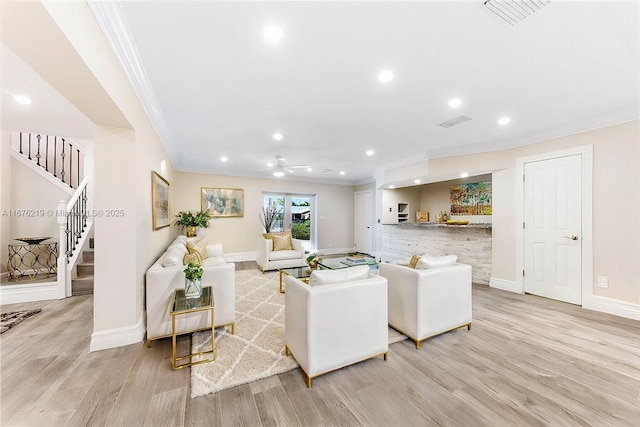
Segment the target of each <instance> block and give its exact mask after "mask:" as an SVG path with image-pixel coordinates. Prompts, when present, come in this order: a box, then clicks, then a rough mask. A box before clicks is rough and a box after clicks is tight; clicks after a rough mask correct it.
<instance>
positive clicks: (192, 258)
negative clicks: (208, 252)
mask: <svg viewBox="0 0 640 427" xmlns="http://www.w3.org/2000/svg"><path fill="white" fill-rule="evenodd" d="M190 262H195V263H196V264H198V265H200V264H202V257H200V253H199V252H197V251H195V252H193V253H192V254H184V257H183V258H182V264H184V265H187V264H189V263H190Z"/></svg>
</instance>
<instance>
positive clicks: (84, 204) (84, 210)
mask: <svg viewBox="0 0 640 427" xmlns="http://www.w3.org/2000/svg"><path fill="white" fill-rule="evenodd" d="M86 227H87V187H86V186H85V187H84V189H83V190H82V230H83V231H84V229H85V228H86Z"/></svg>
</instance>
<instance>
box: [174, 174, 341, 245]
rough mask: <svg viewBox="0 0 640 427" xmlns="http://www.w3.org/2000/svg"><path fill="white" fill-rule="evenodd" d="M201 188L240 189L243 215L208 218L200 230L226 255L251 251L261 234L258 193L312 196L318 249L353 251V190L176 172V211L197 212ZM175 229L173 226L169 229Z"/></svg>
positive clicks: (259, 194)
mask: <svg viewBox="0 0 640 427" xmlns="http://www.w3.org/2000/svg"><path fill="white" fill-rule="evenodd" d="M201 187H212V188H240V189H243V190H244V216H243V217H230V218H212V219H211V222H210V225H209V228H208V229H206V230H205V231H204V234H205V237H206V239H207V240H208V241H211V242H220V243H223V244H224V251H225V252H226V253H243V252H255V250H256V246H257V240H256V239H257V237H258V236H259V235H260V233H262V225H261V223H260V220H259V217H258V215H259V213H260V208H261V207H262V192H280V193H291V194H315V195H316V205H317V213H316V215H317V217H318V222H317V224H318V249H344V248H349V249H350V248H353V192H354V187H351V186H343V185H330V184H314V183H308V182H296V181H291V180H289V179H288V178H285V179H282V180H276V179H260V178H248V177H235V176H225V175H210V174H202V173H190V172H176V173H175V179H174V182H173V183H172V184H171V192H172V193H173V194H174V201H175V203H174V205H173V207H172V208H171V215H172V216H173V215H175V214H176V212H178V211H190V210H200V190H201ZM172 228H174V229H176V231H177V227H175V226H172Z"/></svg>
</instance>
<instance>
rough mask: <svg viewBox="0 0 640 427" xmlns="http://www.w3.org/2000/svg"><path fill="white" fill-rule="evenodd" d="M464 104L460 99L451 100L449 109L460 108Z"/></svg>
mask: <svg viewBox="0 0 640 427" xmlns="http://www.w3.org/2000/svg"><path fill="white" fill-rule="evenodd" d="M461 104H462V100H461V99H460V98H453V99H450V100H449V107H451V108H458V107H459V106H460V105H461Z"/></svg>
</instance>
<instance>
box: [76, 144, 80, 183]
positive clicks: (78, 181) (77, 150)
mask: <svg viewBox="0 0 640 427" xmlns="http://www.w3.org/2000/svg"><path fill="white" fill-rule="evenodd" d="M76 155H77V157H76V160H77V163H78V166H77V167H76V168H77V169H78V180H77V181H76V187H78V186H79V185H80V149H79V148H76Z"/></svg>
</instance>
